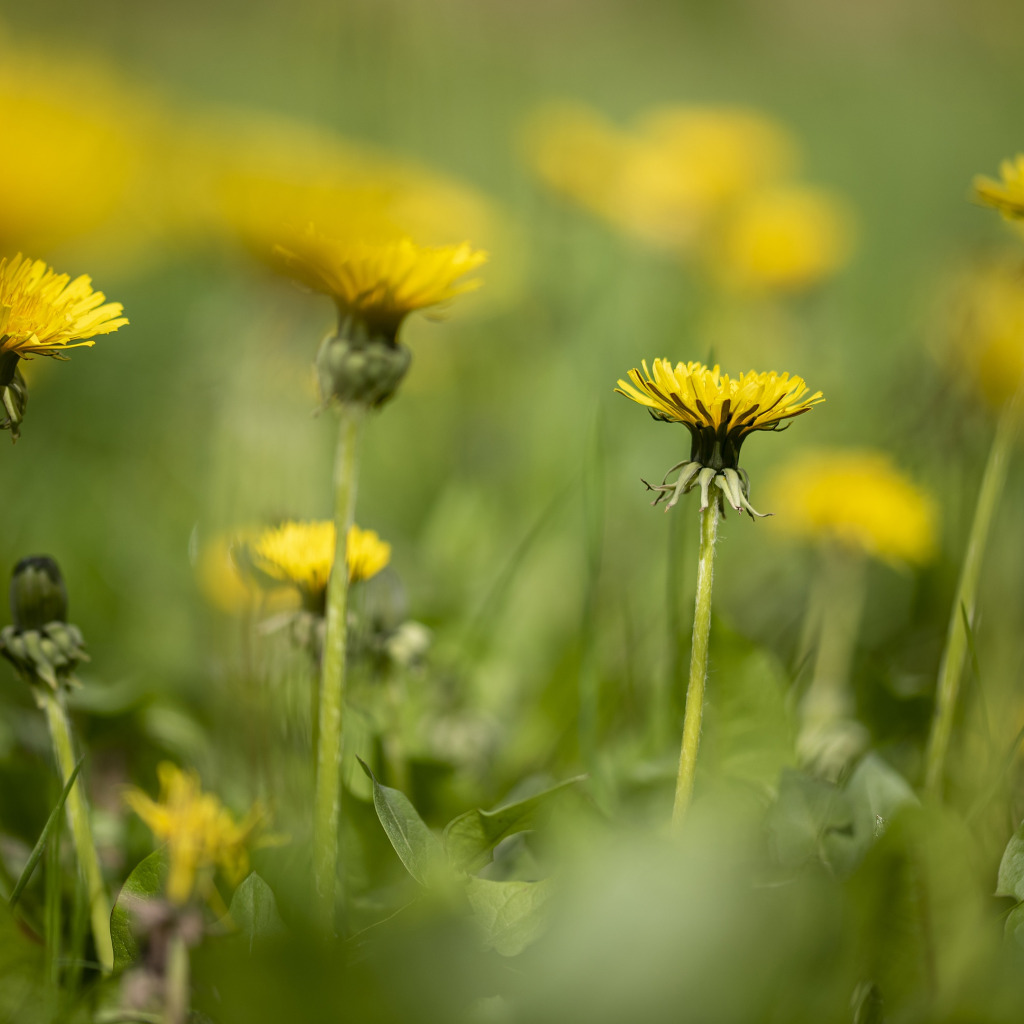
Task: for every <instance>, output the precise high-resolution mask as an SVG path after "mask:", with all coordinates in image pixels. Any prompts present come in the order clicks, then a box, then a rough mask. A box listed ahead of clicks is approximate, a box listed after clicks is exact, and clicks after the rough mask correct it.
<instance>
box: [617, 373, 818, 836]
mask: <svg viewBox="0 0 1024 1024" xmlns="http://www.w3.org/2000/svg"><path fill="white" fill-rule="evenodd" d="M642 365H643V372H641V371H640V370H638V369H636V368H634V369H632V370H630V371H629V380H628V381H626V380H620V381H619V382H618V387H617V388H616V389H615V390H616V391H617V392H618V393H619V394H621V395H625V396H626V397H627V398H630V399H632V400H633V401H634V402H637V403H638V404H640V405H642V406H645V407H646V409H647V411H648V412H649V413H650V414H651V416H652V417H653V418H654V419H656V420H661V421H663V422H666V423H681V424H682V425H683V426H685V427H686V429H687V431H689V434H690V457H689V459H688V460H684V461H683V462H680V463H677V464H676V465H675V466H673V467H672V468H671V469H670V470H669V471H668V473H666V474H665V478H664V480H663V481H662V483H661V484H660V485H659V486H657V487H651V485H650V484H647V487H648V488H649V489H650V490H654V491H656V492H657V496H656V497H655V499H654V502H653V504H655V505H657V504H658V503H659V502H660V501H662V500H664V499H666V498H668V505H667V506H666V509H668V508H671V507H672V506H673V505H674V504H675V503H676V502H677V501H678V500H679V498H680V496H681V495H683V494H685V493H687V492H688V491H689V490H691V489H693V488H694V487H699V488H700V495H701V503H700V512H701V539H700V550H699V553H698V556H697V599H696V602H695V607H694V618H693V644H692V647H691V654H690V680H689V684H688V686H687V690H686V714H685V719H684V722H683V740H682V746H681V748H680V753H679V771H678V775H677V778H676V793H675V801H674V804H673V810H672V822H673V825H674V826H675V827H677V828H678V827H679V826H680V825H681V824H682V821H683V818H684V816H685V814H686V811H687V808H688V807H689V805H690V800H691V797H692V795H693V782H694V776H695V773H696V768H697V751H698V748H699V746H700V731H701V721H702V719H703V714H704V688H705V684H706V682H707V666H708V639H709V636H710V633H711V589H712V581H713V577H714V562H715V540H716V538H717V535H718V517H719V512H720V511H724V505H723V501H727V502H728V503H729V504H730V505H731V506H732V507H733V508H734V509H735V510H736V511H737V512H739V511H745V512H747V513H748V514H749V515H750V516H751V518H753V517H754V516H755V515H760V514H761V513H759V512H757V511H756V510H755V509H754V508H753V507H752V506H751V504H750V502H749V489H750V484H749V480H748V478H747V475H746V473H745V472H743V471H742V470H741V469H740V468H739V457H740V448H741V447H742V445H743V442H744V440H745V439H746V438H747V437H748V436H749V435H750V434H752V433H754V432H755V431H759V430H779V429H781V428H782V426H783V425H784V424H785V423H786V421H788V420H790V419H792V418H793V417H795V416H802V415H803V414H804V413H807V412H809V411H810V410H811V409H813V408H814V406H815V405H818V404H819V403H821V402H823V401H824V398H823V397H822V394H821V392H820V391H816V392H814V393H813V394H812V393H811V392H810V389H809V388H808V387H807V385H806V384H805V383H804V380H803V378H802V377H796V376H792V377H791V376H790V375H789V374H788V373H782V374H779V373H775V372H768V373H758V372H756V371H753V370H752V371H750V372H748V373H741V374H740V375H739V377H737V378H735V379H733V378H731V377H729V375H728V374H723V373H722V372H721V370H720V369H719V367H717V366H715V367H712V368H709V367H707V366H705V365H703V364H702V363H692V362H691V363H677V364H676V365H675V366H673V365H672V364H671V363H670V362H669V361H668V360H667V359H655V360H654V363H653V372H652V370H649V369H648V367H647V363H646V361H645V362H644V363H643V364H642ZM674 472H678V474H679V475H678V477H677V478H676V481H675V483H671V484H670V483H669V482H668V478H669V476H671V475H672V473H674ZM645 483H646V481H645ZM712 487H714V488H715V490H714V492H713V493H712V490H711V489H712Z"/></svg>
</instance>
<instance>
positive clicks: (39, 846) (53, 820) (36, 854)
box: [7, 757, 85, 910]
mask: <svg viewBox="0 0 1024 1024" xmlns="http://www.w3.org/2000/svg"><path fill="white" fill-rule="evenodd" d="M84 761H85V758H84V757H81V758H79V759H78V764H76V765H75V767H74V769H73V770H72V772H71V774H70V775H69V776H68V781H67V782H66V783H65V785H64V789H63V790H62V791H61V794H60V797H59V798H58V800H57V803H56V804H55V805H54V808H53V810H52V811H50V816H49V818H47V819H46V824H45V825H44V826H43V831H42V832H40V833H39V839H38V840H37V841H36V845H35V846H34V847H33V848H32V852H31V853H30V854H29V856H28V860H27V861H26V862H25V868H24V870H23V871H22V872H21V877H20V878H19V879H18V884H17V885H15V887H14V891H13V892H12V893H11V898H10V899H9V900H8V901H7V905H8V906H9V907H10V908H11V909H12V910H13V909H14V908H15V907H16V906H17V905H18V900H19V899H20V898H21V894H22V892H24V890H25V886H26V885H28V882H29V879H30V878H31V877H32V872H33V871H35V869H36V865H37V864H38V863H39V860H40V858H41V857H42V856H43V850H44V849H45V848H46V842H47V840H48V839H49V838H50V834H51V833H52V832H53V830H54V827H55V826H56V824H57V822H58V821H59V820H60V814H61V811H63V810H64V802H65V801H66V800H67V798H68V793H70V792H71V787H72V786H73V785H74V784H75V779H77V778H78V773H79V772H80V771H81V770H82V764H83V762H84Z"/></svg>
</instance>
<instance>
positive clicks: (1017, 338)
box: [953, 260, 1024, 407]
mask: <svg viewBox="0 0 1024 1024" xmlns="http://www.w3.org/2000/svg"><path fill="white" fill-rule="evenodd" d="M955 303H956V308H955V311H954V315H953V321H954V328H953V334H954V344H955V348H956V352H955V359H956V366H957V368H958V370H957V372H958V373H960V372H962V369H961V368H962V367H965V366H966V367H968V368H969V372H970V374H971V375H972V377H973V378H974V381H975V383H976V384H977V386H978V388H979V390H980V391H981V393H982V395H983V396H984V398H985V400H986V401H988V402H990V403H991V404H992V405H994V406H996V407H999V406H1001V405H1002V404H1003V403H1004V402H1005V401H1007V400H1008V399H1010V398H1012V397H1013V395H1014V394H1015V393H1016V392H1017V390H1018V388H1019V387H1020V385H1021V381H1022V378H1024V267H1022V266H1021V263H1020V261H1019V260H1010V261H1007V260H1003V261H993V262H991V263H989V264H987V265H985V266H982V267H980V268H979V269H978V270H976V271H975V272H973V273H972V274H971V275H970V276H968V277H967V278H966V279H965V280H964V281H963V283H962V284H961V286H960V290H959V293H958V295H957V296H956V298H955Z"/></svg>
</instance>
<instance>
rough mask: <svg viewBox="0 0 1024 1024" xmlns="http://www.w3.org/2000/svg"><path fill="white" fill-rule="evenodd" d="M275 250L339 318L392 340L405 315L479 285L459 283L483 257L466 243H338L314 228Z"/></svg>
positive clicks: (405, 239)
mask: <svg viewBox="0 0 1024 1024" xmlns="http://www.w3.org/2000/svg"><path fill="white" fill-rule="evenodd" d="M276 252H277V254H278V256H279V257H280V259H281V261H282V265H283V267H284V269H285V270H286V271H287V272H288V273H289V274H291V275H292V276H293V277H295V278H296V279H297V280H299V281H301V282H302V283H303V284H305V285H307V286H308V287H310V288H312V289H313V290H314V291H319V292H324V293H325V294H327V295H330V296H331V297H332V298H333V299H334V300H335V301H336V302H337V303H338V307H339V309H340V310H341V313H342V315H343V316H352V317H354V318H356V319H357V320H359V321H361V322H362V323H364V324H366V325H367V326H368V327H369V328H370V330H371V332H372V333H375V334H377V333H379V334H382V335H384V336H386V337H388V338H392V339H393V338H394V336H395V335H396V333H397V331H398V328H399V326H400V324H401V322H402V320H403V319H405V317H406V316H407V315H408V314H409V313H412V312H415V311H416V310H420V309H429V308H431V307H434V306H440V305H443V304H444V303H447V302H449V301H450V300H451V299H453V298H455V296H457V295H461V294H463V293H464V292H468V291H472V290H473V289H474V288H477V287H479V285H480V281H479V279H471V280H469V281H463V280H461V279H462V278H464V277H465V275H466V274H469V273H471V272H472V271H474V270H476V269H477V267H479V266H480V265H481V264H482V263H484V262H485V261H486V259H487V254H486V253H484V252H480V251H478V250H475V249H473V247H472V246H471V245H470V244H469V243H468V242H463V243H462V244H461V245H444V246H437V247H427V246H421V245H417V244H416V243H415V242H413V241H412V240H411V239H409V238H400V239H398V240H394V241H380V242H366V241H356V240H340V239H332V238H326V237H324V236H323V235H320V234H318V233H317V232H316V231H315V230H314V229H312V228H311V229H309V230H308V231H306V232H305V233H304V234H302V235H301V236H298V237H296V238H294V239H291V240H289V241H288V243H287V244H285V245H279V246H277V248H276Z"/></svg>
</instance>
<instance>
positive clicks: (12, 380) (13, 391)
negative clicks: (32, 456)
mask: <svg viewBox="0 0 1024 1024" xmlns="http://www.w3.org/2000/svg"><path fill="white" fill-rule="evenodd" d="M18 362H19V359H18V356H17V355H16V354H15V353H12V352H8V353H5V354H4V355H3V356H2V357H0V430H9V431H10V432H11V440H12V441H17V440H18V438H19V437H20V436H21V421H22V420H23V419H24V418H25V407H26V406H27V405H28V388H27V387H26V385H25V378H24V377H23V376H22V375H21V369H20V368H19V366H18Z"/></svg>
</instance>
